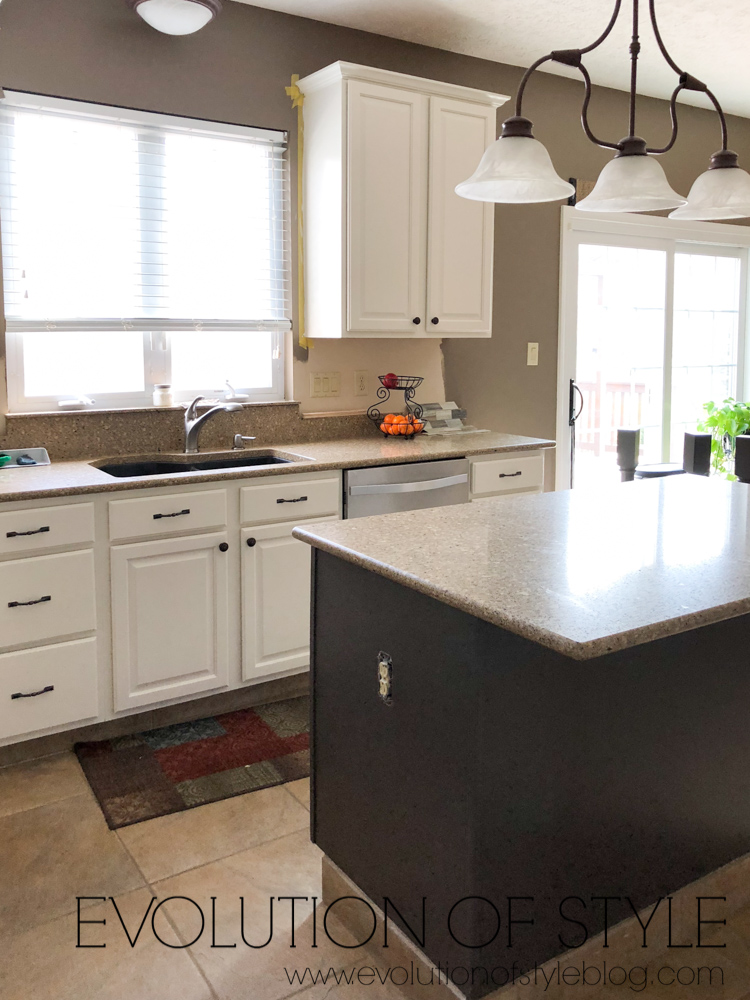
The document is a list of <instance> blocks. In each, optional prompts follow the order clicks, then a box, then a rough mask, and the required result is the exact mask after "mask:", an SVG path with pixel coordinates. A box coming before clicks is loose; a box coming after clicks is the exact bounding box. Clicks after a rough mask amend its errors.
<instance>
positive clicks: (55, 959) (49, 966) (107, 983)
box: [0, 889, 211, 1000]
mask: <svg viewBox="0 0 750 1000" xmlns="http://www.w3.org/2000/svg"><path fill="white" fill-rule="evenodd" d="M150 898H151V894H150V892H149V890H148V889H139V890H136V891H134V892H130V893H127V894H125V895H123V896H116V897H115V901H116V903H117V906H118V908H119V910H120V913H121V914H122V919H123V921H124V923H125V925H126V926H127V929H128V931H129V933H130V936H131V938H134V937H135V935H136V932H137V930H138V926H139V924H140V922H141V920H142V918H143V916H144V914H145V913H146V911H147V908H148V905H149V900H150ZM152 912H153V907H152ZM85 917H86V919H87V920H106V921H107V923H106V926H100V925H96V924H94V925H86V926H82V927H81V942H82V943H83V944H87V943H91V944H94V943H96V944H102V943H103V944H106V947H105V948H77V947H76V941H77V933H78V926H77V917H76V915H75V914H69V915H68V916H65V917H59V918H58V919H57V920H53V921H51V922H50V923H48V924H45V925H44V926H42V927H37V928H34V929H33V930H31V931H27V932H26V933H25V934H21V935H19V936H17V937H14V938H13V939H12V940H10V941H8V942H5V943H4V945H3V955H2V966H1V967H0V995H2V998H3V1000H123V998H129V1000H210V997H211V992H210V989H209V987H208V986H207V984H206V982H205V980H204V979H203V977H202V975H201V974H200V972H199V971H198V969H197V968H196V966H195V964H194V962H193V961H192V960H191V959H190V957H189V955H188V954H187V953H186V952H185V951H182V950H176V949H175V948H171V947H169V945H176V944H179V940H178V939H177V937H176V936H175V934H174V931H173V930H172V928H171V927H170V925H169V923H168V921H167V920H166V918H165V917H163V915H162V913H161V912H159V913H157V915H156V917H155V920H154V926H155V928H156V932H157V933H158V935H159V936H160V937H161V938H162V940H163V941H166V942H167V944H166V945H165V944H161V943H160V942H159V940H158V939H157V938H156V936H155V935H154V931H153V930H152V926H151V922H150V918H149V919H147V921H146V923H145V925H144V927H143V930H142V931H141V934H140V936H139V937H138V940H137V942H136V945H135V947H134V948H131V946H130V944H129V943H128V940H127V938H126V936H125V933H124V932H123V930H122V927H121V925H120V923H119V920H118V918H117V914H116V911H115V910H114V907H113V905H112V903H111V902H109V901H108V902H107V903H106V904H103V903H102V904H97V905H95V906H92V907H89V908H88V909H87V910H86V913H85Z"/></svg>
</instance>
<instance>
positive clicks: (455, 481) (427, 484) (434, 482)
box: [349, 472, 469, 497]
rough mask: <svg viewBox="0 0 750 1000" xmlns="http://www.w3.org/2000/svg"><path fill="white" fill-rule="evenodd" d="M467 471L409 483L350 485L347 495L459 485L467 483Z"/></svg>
mask: <svg viewBox="0 0 750 1000" xmlns="http://www.w3.org/2000/svg"><path fill="white" fill-rule="evenodd" d="M468 481H469V476H468V473H466V472H462V473H461V474H460V475H457V476H445V477H444V478H443V479H424V480H422V481H420V482H411V483H373V484H372V485H370V486H350V487H349V496H351V497H361V496H366V495H368V494H369V495H372V494H374V493H422V492H423V491H426V490H442V489H445V487H446V486H459V485H460V484H461V483H468Z"/></svg>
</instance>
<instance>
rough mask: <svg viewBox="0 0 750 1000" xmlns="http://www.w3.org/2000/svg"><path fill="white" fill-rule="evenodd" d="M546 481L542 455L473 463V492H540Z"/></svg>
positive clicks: (478, 494)
mask: <svg viewBox="0 0 750 1000" xmlns="http://www.w3.org/2000/svg"><path fill="white" fill-rule="evenodd" d="M543 481H544V459H543V458H542V456H541V455H526V456H524V457H522V458H498V459H495V460H493V461H491V462H473V463H472V466H471V492H472V493H473V494H474V496H481V495H482V494H483V493H484V494H487V493H509V492H510V491H511V490H513V491H515V490H538V489H541V487H542V483H543Z"/></svg>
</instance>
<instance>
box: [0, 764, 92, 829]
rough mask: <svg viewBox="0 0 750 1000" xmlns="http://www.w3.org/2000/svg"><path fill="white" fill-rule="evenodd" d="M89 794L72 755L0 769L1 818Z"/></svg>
mask: <svg viewBox="0 0 750 1000" xmlns="http://www.w3.org/2000/svg"><path fill="white" fill-rule="evenodd" d="M88 790H89V786H88V782H87V781H86V778H85V777H84V775H83V771H82V770H81V766H80V764H79V763H78V760H77V759H76V756H75V754H72V753H61V754H56V755H55V756H54V757H42V758H41V760H31V761H27V762H26V763H24V764H12V765H10V766H9V767H3V768H0V816H9V815H10V814H11V813H16V812H22V811H23V810H24V809H34V808H36V807H37V806H44V805H47V804H48V803H50V802H59V801H60V800H61V799H67V798H69V797H70V796H71V795H82V794H83V793H85V792H87V791H88Z"/></svg>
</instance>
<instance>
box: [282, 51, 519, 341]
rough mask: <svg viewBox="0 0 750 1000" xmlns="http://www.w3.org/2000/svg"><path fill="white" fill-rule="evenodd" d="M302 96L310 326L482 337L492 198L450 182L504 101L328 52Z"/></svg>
mask: <svg viewBox="0 0 750 1000" xmlns="http://www.w3.org/2000/svg"><path fill="white" fill-rule="evenodd" d="M299 86H300V89H301V90H302V92H303V93H304V95H305V105H304V117H305V149H304V164H303V167H304V188H303V218H304V237H305V327H306V334H307V336H308V337H326V338H330V337H378V336H382V337H410V338H418V337H489V336H490V335H491V333H492V247H493V220H494V206H493V205H488V204H483V203H479V202H470V201H466V200H465V199H463V198H459V197H458V195H457V194H456V193H455V191H454V188H455V186H456V184H457V183H458V182H459V181H461V180H465V179H466V178H467V177H468V176H469V175H470V174H471V173H473V171H474V169H475V168H476V165H477V163H478V162H479V159H480V157H481V155H482V153H483V152H484V150H485V149H486V148H487V146H489V144H490V143H491V142H492V141H493V140H494V138H495V118H496V109H497V108H498V107H499V106H500V105H501V104H504V103H505V101H507V100H508V98H507V97H504V96H501V95H499V94H491V93H487V92H485V91H480V90H471V89H469V88H466V87H457V86H453V85H452V84H445V83H440V82H437V81H433V80H425V79H422V78H420V77H413V76H406V75H404V74H401V73H390V72H387V71H385V70H378V69H373V68H370V67H367V66H357V65H354V64H352V63H342V62H337V63H334V64H333V65H331V66H328V67H326V69H323V70H320V71H319V72H318V73H314V74H313V75H312V76H309V77H306V78H305V79H304V80H301V81H300V84H299Z"/></svg>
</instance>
